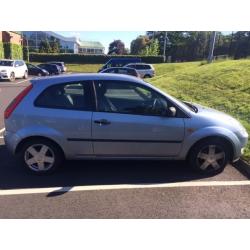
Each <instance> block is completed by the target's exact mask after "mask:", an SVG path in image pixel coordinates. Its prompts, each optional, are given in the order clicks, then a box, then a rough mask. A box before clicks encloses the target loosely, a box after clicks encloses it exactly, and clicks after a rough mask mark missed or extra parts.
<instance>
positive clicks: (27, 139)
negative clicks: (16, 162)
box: [14, 136, 65, 158]
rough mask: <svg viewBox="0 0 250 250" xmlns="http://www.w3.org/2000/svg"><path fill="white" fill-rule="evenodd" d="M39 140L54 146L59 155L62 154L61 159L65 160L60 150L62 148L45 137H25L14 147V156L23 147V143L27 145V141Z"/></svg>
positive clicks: (62, 151)
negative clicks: (59, 152)
mask: <svg viewBox="0 0 250 250" xmlns="http://www.w3.org/2000/svg"><path fill="white" fill-rule="evenodd" d="M39 139H43V140H47V141H49V142H50V143H52V144H54V145H55V146H56V147H57V148H58V149H59V150H60V151H61V153H62V154H63V157H64V158H65V153H64V150H63V149H62V147H61V146H60V145H59V144H58V143H57V142H56V141H54V140H52V139H50V138H48V137H46V136H29V137H26V138H24V139H22V140H21V141H20V142H19V143H18V144H17V146H16V149H15V151H14V153H15V154H18V153H20V151H21V149H22V147H23V145H24V144H25V143H27V142H28V141H32V140H39Z"/></svg>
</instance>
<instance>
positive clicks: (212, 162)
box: [196, 145, 226, 171]
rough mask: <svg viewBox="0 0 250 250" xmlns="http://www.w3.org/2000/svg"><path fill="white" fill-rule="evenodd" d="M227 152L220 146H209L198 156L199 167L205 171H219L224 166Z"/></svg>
mask: <svg viewBox="0 0 250 250" xmlns="http://www.w3.org/2000/svg"><path fill="white" fill-rule="evenodd" d="M225 159H226V155H225V151H224V150H223V149H222V148H221V147H219V146H218V145H208V146H205V147H204V148H202V149H201V150H200V152H199V153H198V155H197V162H196V163H197V165H198V167H199V168H200V169H201V170H203V171H209V170H210V171H211V170H218V169H220V168H222V167H223V166H224V163H225Z"/></svg>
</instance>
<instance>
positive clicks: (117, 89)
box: [96, 81, 168, 115]
mask: <svg viewBox="0 0 250 250" xmlns="http://www.w3.org/2000/svg"><path fill="white" fill-rule="evenodd" d="M96 91H97V100H98V109H99V111H101V112H116V113H128V114H135V115H164V114H165V113H166V111H167V107H168V103H167V100H166V99H165V98H164V97H162V96H161V95H160V94H158V93H157V92H155V91H154V90H151V89H149V88H147V87H144V86H138V85H136V84H134V83H129V82H116V81H102V82H98V83H96Z"/></svg>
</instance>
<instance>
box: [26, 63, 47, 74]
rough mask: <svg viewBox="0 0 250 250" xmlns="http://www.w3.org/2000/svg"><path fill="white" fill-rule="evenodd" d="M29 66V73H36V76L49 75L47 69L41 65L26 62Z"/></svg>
mask: <svg viewBox="0 0 250 250" xmlns="http://www.w3.org/2000/svg"><path fill="white" fill-rule="evenodd" d="M26 65H27V68H28V73H29V75H34V76H48V75H49V72H48V71H47V70H45V69H42V68H40V67H37V66H36V65H33V64H30V63H26Z"/></svg>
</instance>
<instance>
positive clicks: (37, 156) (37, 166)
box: [24, 144, 55, 172]
mask: <svg viewBox="0 0 250 250" xmlns="http://www.w3.org/2000/svg"><path fill="white" fill-rule="evenodd" d="M24 161H25V163H26V165H27V166H28V167H29V168H30V169H31V170H33V171H36V172H42V171H43V172H44V171H48V170H49V169H51V168H52V167H53V165H54V162H55V154H54V152H53V150H52V149H51V148H50V147H48V146H47V145H44V144H34V145H32V146H30V147H28V148H27V149H26V151H25V153H24Z"/></svg>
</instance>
